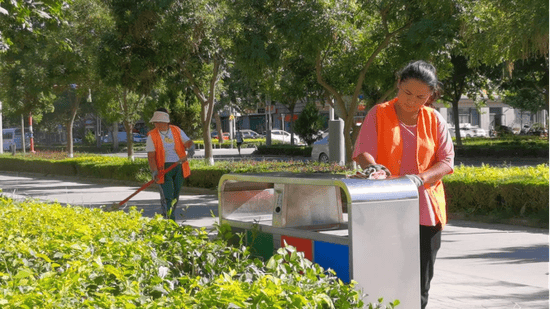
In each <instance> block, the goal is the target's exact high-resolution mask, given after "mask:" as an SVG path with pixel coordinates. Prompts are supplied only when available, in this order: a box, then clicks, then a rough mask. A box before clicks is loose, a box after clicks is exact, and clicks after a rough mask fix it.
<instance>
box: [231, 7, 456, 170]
mask: <svg viewBox="0 0 550 309" xmlns="http://www.w3.org/2000/svg"><path fill="white" fill-rule="evenodd" d="M253 2H254V1H250V2H249V1H245V0H242V1H238V3H239V7H238V10H240V11H242V12H247V11H251V10H252V11H254V13H257V14H256V15H254V14H249V15H250V16H259V17H258V18H257V19H256V20H254V21H253V22H251V24H253V26H252V27H248V28H247V27H242V34H241V35H238V36H236V39H237V40H238V42H239V43H243V44H245V43H246V41H247V39H248V41H249V42H251V44H248V45H245V46H246V48H248V51H244V52H245V53H247V54H248V55H249V56H250V57H249V58H251V59H252V60H254V61H255V62H256V63H258V64H262V63H265V62H269V61H275V60H273V58H277V57H279V54H278V52H279V51H280V50H281V49H279V48H278V45H277V43H276V42H277V40H274V38H275V39H276V38H277V37H278V36H281V37H283V38H284V39H285V40H286V42H287V45H286V46H288V47H287V48H288V49H290V50H296V51H297V54H300V55H303V56H304V57H305V59H308V61H310V62H312V63H313V64H314V65H315V73H316V79H317V82H318V83H319V84H320V85H321V86H322V87H323V88H324V89H325V90H326V92H327V93H328V94H329V95H330V96H331V97H332V99H333V100H334V104H333V103H332V102H330V101H329V104H331V105H332V104H333V106H334V108H335V111H336V113H337V114H338V116H340V117H341V118H343V119H344V132H350V131H351V129H352V127H353V126H354V124H355V119H354V117H355V114H356V113H357V107H358V103H359V100H358V99H359V96H360V95H361V94H363V95H365V93H363V89H364V88H365V85H368V86H367V87H366V88H367V89H368V90H373V89H375V88H379V89H384V90H379V91H376V92H377V93H387V90H388V89H391V88H393V87H394V84H395V81H393V82H391V84H386V83H385V82H387V80H388V76H391V75H393V74H394V72H395V70H396V69H397V68H399V67H401V66H402V65H403V64H405V63H406V62H408V60H411V59H414V58H428V57H429V56H430V55H432V54H434V53H435V52H436V51H437V50H438V49H439V48H440V47H441V46H443V45H444V44H446V43H447V42H448V40H449V39H450V38H451V36H452V35H454V32H453V31H452V30H454V28H453V27H449V26H448V25H449V23H453V22H454V20H455V19H456V16H455V14H456V13H457V10H456V7H455V5H454V2H453V1H401V0H394V1H353V0H348V1H335V2H323V1H285V2H284V3H283V4H280V3H267V4H266V3H263V2H262V3H261V4H254V3H253ZM266 12H267V13H266ZM270 16H271V17H270ZM269 18H271V19H269ZM257 20H260V22H258V21H257ZM264 20H267V22H264ZM255 25H256V26H255ZM239 43H236V46H239ZM243 48H245V47H243ZM399 51H401V52H399ZM399 54H401V55H405V57H396V55H399ZM387 63H389V64H390V66H391V67H392V68H393V69H392V70H391V71H390V72H387V71H386V72H383V74H382V75H378V74H377V73H379V72H381V70H380V69H378V68H381V67H384V66H385V65H386V64H387ZM372 100H373V101H377V100H378V98H376V99H374V98H373V99H372ZM344 137H345V145H346V153H347V159H348V160H347V161H348V162H351V155H352V153H353V151H352V150H353V141H352V140H351V135H349V134H345V135H344Z"/></svg>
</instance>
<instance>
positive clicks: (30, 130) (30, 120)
mask: <svg viewBox="0 0 550 309" xmlns="http://www.w3.org/2000/svg"><path fill="white" fill-rule="evenodd" d="M29 133H30V135H31V136H30V142H31V150H30V151H31V152H32V153H34V152H36V151H34V134H33V131H32V113H29Z"/></svg>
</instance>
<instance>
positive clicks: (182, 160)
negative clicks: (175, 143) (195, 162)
mask: <svg viewBox="0 0 550 309" xmlns="http://www.w3.org/2000/svg"><path fill="white" fill-rule="evenodd" d="M185 161H187V156H185V157H181V158H180V160H179V161H178V162H179V163H180V164H182V163H183V162H185Z"/></svg>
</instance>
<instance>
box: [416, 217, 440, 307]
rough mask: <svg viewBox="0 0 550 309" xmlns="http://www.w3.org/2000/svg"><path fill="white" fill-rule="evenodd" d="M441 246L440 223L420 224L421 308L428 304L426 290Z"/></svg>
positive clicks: (428, 287) (428, 288)
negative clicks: (432, 224) (435, 224)
mask: <svg viewBox="0 0 550 309" xmlns="http://www.w3.org/2000/svg"><path fill="white" fill-rule="evenodd" d="M440 247H441V225H437V226H424V225H421V226H420V293H421V294H420V297H421V306H422V309H424V308H426V306H427V305H428V291H429V290H430V282H431V281H432V278H433V276H434V265H435V258H436V256H437V251H439V248H440Z"/></svg>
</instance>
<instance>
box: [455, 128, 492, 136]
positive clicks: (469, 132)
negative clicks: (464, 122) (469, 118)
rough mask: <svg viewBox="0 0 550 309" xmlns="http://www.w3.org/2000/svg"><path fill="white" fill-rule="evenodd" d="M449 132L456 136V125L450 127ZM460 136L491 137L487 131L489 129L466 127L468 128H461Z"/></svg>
mask: <svg viewBox="0 0 550 309" xmlns="http://www.w3.org/2000/svg"><path fill="white" fill-rule="evenodd" d="M449 132H450V133H451V136H452V137H456V133H455V128H454V127H449ZM460 136H461V137H489V133H487V131H485V130H484V129H481V128H476V127H469V128H468V127H466V128H460Z"/></svg>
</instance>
